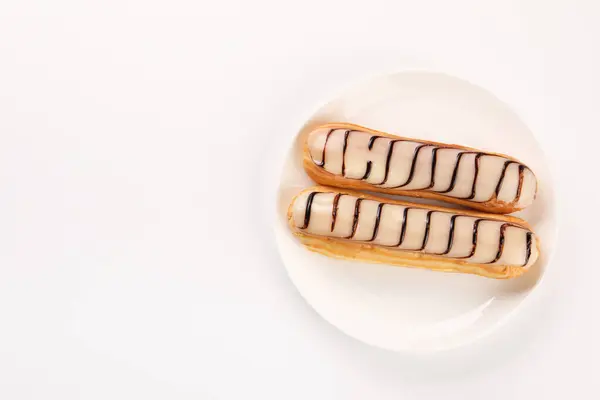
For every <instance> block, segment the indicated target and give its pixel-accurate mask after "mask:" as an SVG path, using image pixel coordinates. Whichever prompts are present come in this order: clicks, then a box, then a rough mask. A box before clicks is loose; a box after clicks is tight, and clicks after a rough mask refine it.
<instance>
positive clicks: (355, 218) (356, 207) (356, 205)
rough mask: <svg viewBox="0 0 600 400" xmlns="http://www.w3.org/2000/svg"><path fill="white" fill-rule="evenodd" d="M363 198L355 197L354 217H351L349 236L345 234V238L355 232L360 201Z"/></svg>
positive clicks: (348, 237)
mask: <svg viewBox="0 0 600 400" xmlns="http://www.w3.org/2000/svg"><path fill="white" fill-rule="evenodd" d="M362 201H363V199H360V198H358V199H356V204H355V205H354V218H353V219H352V232H351V233H350V236H346V239H352V238H353V237H354V235H355V234H356V227H357V226H358V216H359V215H360V203H361V202H362Z"/></svg>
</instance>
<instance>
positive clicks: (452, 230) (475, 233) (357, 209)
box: [301, 192, 533, 267]
mask: <svg viewBox="0 0 600 400" xmlns="http://www.w3.org/2000/svg"><path fill="white" fill-rule="evenodd" d="M318 193H322V192H311V193H310V194H309V195H308V197H307V200H306V209H305V212H304V225H303V226H302V227H301V229H306V228H308V226H309V224H310V217H311V210H312V203H313V199H314V197H315V196H316V195H317V194H318ZM343 195H344V194H342V193H337V194H336V195H335V196H334V198H333V207H332V221H331V232H333V231H334V229H335V223H336V219H337V214H338V211H339V200H340V198H341V196H343ZM362 201H363V199H362V198H357V199H356V202H355V205H354V215H353V219H352V230H351V232H350V235H348V236H346V237H344V239H352V238H353V237H354V236H355V235H356V231H357V228H358V221H359V217H360V205H361V203H362ZM386 204H387V203H382V202H380V203H379V204H378V205H377V214H376V216H375V224H374V226H373V234H372V236H371V238H370V239H368V240H365V242H372V241H373V240H375V238H376V237H377V234H378V232H379V225H380V222H381V215H382V210H383V206H384V205H386ZM413 208H416V209H422V208H420V207H404V210H403V214H402V226H401V228H400V235H399V238H398V243H397V244H396V245H395V246H390V247H400V246H402V243H403V242H404V239H405V237H406V230H407V226H408V212H409V211H410V210H411V209H413ZM435 212H442V213H445V212H444V211H436V210H428V211H427V215H426V219H425V232H424V235H423V242H422V244H421V247H420V248H419V249H414V250H410V249H407V250H408V251H424V250H425V248H426V247H427V243H428V241H429V233H430V231H431V216H432V214H433V213H435ZM458 217H469V218H470V216H467V215H458V214H455V215H452V216H451V217H450V231H449V234H448V244H447V246H446V250H445V251H444V252H442V253H431V254H434V255H445V254H448V253H449V252H450V251H451V249H452V246H453V244H454V236H455V235H454V233H455V226H456V224H455V222H456V219H457V218H458ZM484 221H494V220H488V219H485V218H478V219H476V220H475V221H474V223H473V235H472V239H471V244H472V246H471V251H470V253H469V254H468V255H467V256H462V257H453V258H458V259H468V258H471V257H473V256H474V255H475V252H476V250H477V239H478V231H479V225H480V223H481V222H484ZM509 227H516V228H520V229H524V228H523V227H521V226H519V225H515V224H513V223H509V222H506V223H503V224H502V225H501V226H500V231H499V233H500V237H499V241H498V251H497V253H496V256H495V257H494V259H493V260H491V261H489V262H487V263H486V264H493V263H495V262H497V261H498V260H500V258H501V257H502V254H503V252H504V245H505V236H506V229H507V228H509ZM526 241H527V248H526V255H525V262H524V264H523V265H522V267H524V266H526V265H527V264H528V263H529V260H530V258H531V252H532V250H531V247H532V242H533V233H532V232H527V236H526Z"/></svg>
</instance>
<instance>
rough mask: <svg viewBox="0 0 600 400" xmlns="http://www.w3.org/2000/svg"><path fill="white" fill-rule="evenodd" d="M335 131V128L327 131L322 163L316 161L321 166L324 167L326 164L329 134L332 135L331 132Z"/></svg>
mask: <svg viewBox="0 0 600 400" xmlns="http://www.w3.org/2000/svg"><path fill="white" fill-rule="evenodd" d="M333 131H335V129H330V130H329V132H327V136H325V144H324V145H323V154H322V157H321V162H320V163H317V162H316V163H315V164H317V165H318V166H319V167H323V166H325V150H327V142H329V136H331V134H332V133H333Z"/></svg>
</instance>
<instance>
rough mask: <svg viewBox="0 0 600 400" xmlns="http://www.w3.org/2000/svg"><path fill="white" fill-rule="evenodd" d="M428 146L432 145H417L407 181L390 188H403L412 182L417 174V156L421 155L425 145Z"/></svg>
mask: <svg viewBox="0 0 600 400" xmlns="http://www.w3.org/2000/svg"><path fill="white" fill-rule="evenodd" d="M427 146H431V145H429V144H422V145H419V146H417V147H415V151H414V153H413V159H412V162H411V165H410V172H409V173H408V178H407V179H406V182H404V183H403V184H402V185H400V186H393V187H390V188H388V189H397V188H401V187H404V186H407V185H408V184H409V183H411V182H412V180H413V178H414V175H415V166H416V165H417V158H418V157H419V152H420V151H421V149H422V148H423V147H427Z"/></svg>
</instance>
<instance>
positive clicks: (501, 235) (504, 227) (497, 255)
mask: <svg viewBox="0 0 600 400" xmlns="http://www.w3.org/2000/svg"><path fill="white" fill-rule="evenodd" d="M509 226H511V224H508V223H506V224H502V226H500V244H499V245H498V252H497V253H496V257H494V259H493V260H492V261H490V262H488V263H486V264H493V263H495V262H496V261H498V260H499V259H500V257H502V252H503V251H504V234H505V233H506V228H508V227H509Z"/></svg>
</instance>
